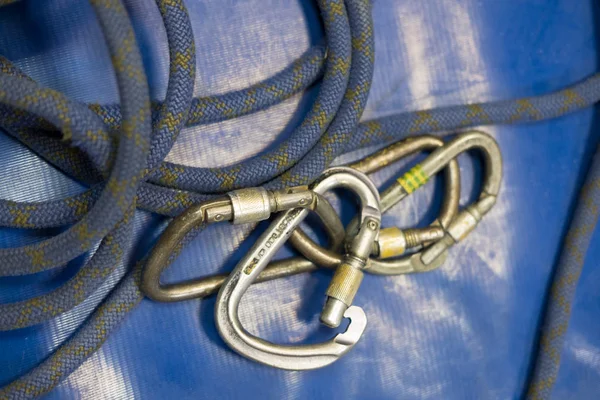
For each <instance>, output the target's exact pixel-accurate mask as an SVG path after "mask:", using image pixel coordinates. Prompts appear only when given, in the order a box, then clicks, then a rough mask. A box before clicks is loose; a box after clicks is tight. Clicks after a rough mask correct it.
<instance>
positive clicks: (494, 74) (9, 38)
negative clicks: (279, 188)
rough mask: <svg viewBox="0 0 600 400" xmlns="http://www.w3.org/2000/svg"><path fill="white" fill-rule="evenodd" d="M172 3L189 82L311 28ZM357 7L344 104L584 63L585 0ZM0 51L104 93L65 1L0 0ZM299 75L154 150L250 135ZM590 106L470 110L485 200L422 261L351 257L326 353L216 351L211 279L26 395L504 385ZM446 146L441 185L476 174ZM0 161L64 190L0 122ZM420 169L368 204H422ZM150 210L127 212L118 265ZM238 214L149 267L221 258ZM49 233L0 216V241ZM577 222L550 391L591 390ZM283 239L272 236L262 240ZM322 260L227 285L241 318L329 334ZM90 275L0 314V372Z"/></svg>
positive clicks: (514, 84)
mask: <svg viewBox="0 0 600 400" xmlns="http://www.w3.org/2000/svg"><path fill="white" fill-rule="evenodd" d="M127 6H128V9H129V11H130V13H131V16H132V18H133V20H134V23H135V28H136V33H137V35H138V40H139V43H140V45H141V47H142V51H143V55H144V62H145V65H146V68H147V72H148V75H149V78H150V84H151V87H152V91H153V92H152V95H153V97H154V98H155V99H160V98H162V97H163V96H164V91H165V87H166V76H167V72H168V71H167V68H168V55H167V50H166V38H165V33H164V29H163V27H162V22H161V20H160V16H159V14H158V10H157V8H156V5H155V4H154V2H153V1H152V0H129V1H127ZM187 6H188V8H189V11H190V15H191V18H192V23H193V27H194V34H195V38H196V44H197V63H198V77H197V81H196V94H197V95H200V94H202V95H206V94H214V93H222V92H225V91H229V90H232V89H238V88H242V87H245V86H247V85H249V84H251V83H255V82H258V81H259V80H262V79H264V78H266V77H268V76H270V75H272V74H274V73H275V72H277V71H279V70H281V69H282V68H283V67H284V66H286V65H288V64H289V63H290V62H291V61H292V60H294V59H295V58H296V57H298V56H299V55H300V54H302V52H303V51H304V50H306V49H307V48H308V47H309V46H310V45H311V44H315V43H318V42H319V40H320V39H321V37H322V29H321V27H320V22H319V17H318V10H317V8H316V5H315V4H314V3H313V2H310V1H302V0H294V1H282V0H279V1H278V0H262V1H257V0H244V1H209V0H194V1H189V2H187ZM373 15H374V21H375V38H376V68H375V77H374V82H373V89H372V90H371V95H370V98H369V104H368V107H367V111H366V113H365V116H364V117H363V119H370V118H374V117H378V116H383V115H388V114H393V113H397V112H401V111H407V110H417V109H423V108H431V107H437V106H444V105H451V104H460V103H465V102H480V101H486V100H496V99H509V98H515V97H521V96H528V95H535V94H541V93H546V92H548V91H551V90H555V89H559V88H562V87H564V86H566V85H568V84H570V83H572V82H575V81H577V80H579V79H581V78H583V77H586V76H588V75H590V74H591V73H593V72H594V71H596V69H597V67H598V65H597V64H598V63H597V56H598V54H597V37H596V29H598V28H596V24H595V23H594V19H596V20H597V19H598V15H597V14H596V13H595V10H593V6H592V0H578V1H573V0H546V1H543V0H521V1H516V0H512V1H509V0H506V1H497V0H463V1H459V2H457V1H451V0H444V1H409V0H396V1H393V0H376V1H374V5H373ZM0 54H2V55H4V56H6V57H7V58H8V59H10V60H12V61H14V62H15V63H16V64H17V65H18V66H19V67H21V68H22V69H23V70H24V71H25V72H26V73H28V74H29V75H30V76H32V77H33V78H34V79H36V80H37V81H39V82H41V83H43V84H45V85H47V86H50V87H52V88H55V89H58V90H60V91H63V92H64V93H66V94H67V95H68V96H70V97H72V98H75V99H78V100H80V101H86V102H101V103H107V102H114V101H116V99H117V93H116V86H115V80H114V75H113V73H112V69H111V66H110V60H109V58H108V56H107V51H106V48H105V46H104V43H103V42H102V39H101V37H100V31H99V27H98V25H97V21H96V19H95V16H94V14H93V12H92V10H91V8H90V7H89V5H87V4H86V2H81V1H76V0H54V1H43V0H39V1H35V0H31V1H23V2H21V3H19V4H16V5H13V6H9V7H6V8H3V9H2V10H1V11H0ZM317 90H318V87H315V88H312V89H311V90H309V91H308V92H307V93H305V94H303V95H302V96H296V97H294V98H292V99H290V100H288V101H286V102H284V103H282V104H280V105H277V106H275V107H272V108H271V109H269V110H266V111H264V112H260V113H258V114H255V115H251V116H247V117H243V118H239V119H236V120H233V121H228V122H223V123H217V124H212V125H207V126H201V127H196V128H192V129H187V130H185V131H184V132H183V134H182V135H181V137H180V139H179V140H178V142H177V144H176V145H175V147H174V149H173V151H172V152H171V154H170V155H169V160H171V161H177V162H180V163H183V164H188V165H195V166H222V165H227V164H230V163H232V162H234V161H238V160H241V159H243V158H246V157H248V156H250V155H253V154H257V153H259V152H261V151H263V150H264V149H266V148H268V147H269V146H272V145H273V143H276V142H277V141H278V140H281V139H282V138H283V137H285V136H286V135H287V134H289V132H290V131H291V129H292V128H293V127H294V126H296V125H297V124H298V121H300V120H301V118H302V117H303V115H304V113H305V112H306V111H307V108H308V106H309V105H310V103H311V101H312V100H313V99H314V96H315V94H316V92H317ZM598 128H599V127H598V124H597V121H596V119H595V114H594V112H593V110H586V111H583V112H578V113H576V114H573V115H570V116H567V117H564V118H560V119H557V120H553V121H548V122H544V123H537V124H531V125H519V126H495V127H491V128H484V130H485V131H487V132H490V133H491V134H493V135H494V136H495V137H496V138H497V140H498V142H499V144H500V146H501V150H502V152H503V156H504V161H505V166H504V181H503V186H502V191H501V195H500V197H499V199H498V203H497V205H496V207H495V208H494V209H493V210H492V211H491V213H490V214H488V216H487V217H486V218H485V219H484V221H483V223H482V224H480V226H479V228H478V229H477V230H476V231H475V232H473V233H472V234H471V235H470V236H469V238H468V239H467V240H465V241H464V242H463V243H461V244H460V245H458V246H456V247H455V248H453V249H452V250H451V252H450V256H449V258H448V260H447V261H446V263H445V265H444V266H443V267H442V268H441V269H439V270H437V271H434V272H430V273H426V274H421V275H411V276H401V277H378V276H367V277H366V278H365V280H364V282H363V285H362V287H361V290H360V292H359V294H358V296H357V299H356V301H355V303H356V304H358V305H361V306H362V307H363V308H364V309H365V312H366V314H367V316H368V319H369V325H368V326H367V331H366V333H365V335H364V336H363V338H362V340H361V342H360V343H359V344H358V345H357V346H356V347H355V349H354V350H352V352H350V353H349V354H348V355H347V356H345V357H344V358H342V359H341V360H340V361H338V362H337V363H335V364H333V365H332V366H330V367H327V368H325V369H323V370H317V371H309V372H286V371H280V370H275V369H272V368H268V367H265V366H262V365H258V364H256V363H253V362H251V361H248V360H246V359H244V358H242V357H240V356H238V355H236V354H235V353H233V352H232V351H230V350H229V348H228V347H227V346H226V345H225V344H224V343H223V342H222V341H221V339H220V338H219V336H218V334H217V332H216V330H215V327H214V323H213V318H214V314H213V307H214V301H215V300H214V298H211V299H208V300H204V301H188V302H183V303H178V304H158V303H154V302H152V301H150V300H144V301H143V302H142V303H141V305H140V306H139V307H137V308H136V309H135V310H134V311H133V312H131V313H130V315H129V317H128V318H127V319H126V321H125V323H124V324H123V325H122V326H121V327H120V329H119V330H118V331H117V332H116V333H115V334H113V335H112V336H111V337H110V338H109V340H108V341H107V343H106V344H105V345H104V346H103V347H102V349H101V350H100V351H99V352H97V353H96V354H94V355H93V356H92V357H91V358H90V359H89V360H88V361H87V362H86V363H85V364H84V365H82V366H81V367H80V368H79V369H78V370H77V371H76V372H75V373H74V374H72V375H71V376H70V377H69V378H68V379H67V380H66V381H65V382H63V383H62V384H61V385H60V386H59V387H58V388H57V389H56V390H54V391H53V392H52V393H50V394H49V395H48V396H47V398H51V399H54V398H56V399H59V398H65V397H76V398H93V399H101V398H119V399H121V398H144V399H152V398H156V399H162V398H177V399H187V398H189V399H198V398H207V399H212V398H239V397H244V398H261V399H271V398H272V399H283V398H317V399H318V398H349V397H356V398H378V399H382V398H389V399H397V398H404V399H430V398H431V399H439V398H444V399H465V398H477V399H508V398H518V397H520V395H521V394H522V392H523V389H524V385H525V381H526V378H527V374H528V371H529V367H530V363H531V360H532V351H533V349H534V348H535V340H536V337H537V330H538V327H539V322H540V319H541V314H540V312H541V310H542V307H543V304H544V296H545V293H546V290H547V287H548V282H549V278H550V276H551V272H552V270H553V267H554V265H555V263H556V259H557V255H558V251H559V246H560V243H561V238H562V236H563V235H564V232H565V229H566V225H567V224H568V217H569V215H570V211H571V207H572V205H573V203H574V199H575V196H576V194H577V188H578V186H579V184H580V181H581V179H582V174H583V173H584V172H585V168H586V167H587V164H588V161H589V155H590V151H591V150H592V148H591V146H590V145H589V143H594V142H595V140H596V138H597V136H598V131H599V129H598ZM364 154H367V152H361V153H360V154H359V153H355V154H351V155H347V156H344V157H343V158H342V159H340V160H338V162H340V163H341V162H345V161H349V160H353V159H356V158H357V157H358V156H361V155H364ZM459 161H460V163H461V171H462V173H463V174H462V175H463V182H464V188H463V196H462V203H463V204H467V203H468V201H469V200H472V199H473V198H475V196H476V194H477V185H475V187H474V185H473V182H477V180H478V178H480V174H479V170H480V168H479V167H478V163H477V159H475V158H473V157H469V156H461V157H460V159H459ZM406 166H407V164H406V163H405V164H403V165H397V166H394V167H391V168H389V169H386V170H385V171H382V172H380V173H377V174H375V175H373V179H374V180H375V182H376V183H377V184H378V185H384V184H385V183H389V182H390V181H391V180H392V179H393V177H395V176H397V174H398V172H399V171H400V170H403V169H405V168H406ZM0 168H1V170H2V173H1V174H0V197H1V198H4V199H11V200H29V201H33V200H42V199H51V198H61V197H64V196H66V195H68V194H73V193H76V192H77V191H80V190H82V187H81V186H80V185H79V184H77V183H75V182H74V181H72V180H70V179H69V178H67V177H65V176H64V175H62V174H61V173H60V172H58V171H57V170H55V169H54V168H52V167H50V166H48V165H47V164H45V163H44V162H43V161H41V160H39V159H38V158H37V157H36V156H34V155H33V154H32V153H31V152H29V151H28V150H27V149H25V148H24V147H22V146H20V145H19V144H17V143H16V142H14V141H13V140H11V139H9V138H8V137H7V136H5V135H0ZM440 189H441V184H440V182H436V183H430V184H428V185H427V186H426V187H425V188H423V189H422V190H421V191H419V192H417V193H415V194H413V195H412V196H411V197H409V198H408V199H406V200H405V201H404V202H403V203H401V204H400V205H398V206H397V207H395V208H394V209H393V210H391V211H390V212H389V213H388V214H386V215H385V218H384V222H385V225H386V226H389V225H392V224H398V225H400V226H412V225H415V224H420V225H424V224H426V223H428V222H430V221H431V220H432V219H433V218H434V215H435V213H436V212H437V210H438V208H439V204H440V196H441V190H440ZM335 203H336V204H337V205H339V202H337V201H336V202H335ZM165 224H166V221H165V220H163V219H160V218H158V217H156V216H153V215H150V214H148V213H145V212H138V214H137V225H136V226H137V229H136V238H137V240H136V245H135V247H134V248H133V249H132V252H131V256H130V262H129V264H128V266H131V264H132V263H133V260H134V259H135V258H139V257H140V255H142V254H144V252H145V251H146V250H147V249H148V247H149V245H150V244H151V243H152V242H153V240H155V239H156V237H157V236H158V235H159V234H160V232H161V229H163V228H164V226H165ZM265 226H266V225H265V224H261V225H260V226H259V230H261V229H264V228H265ZM251 232H252V227H250V226H242V227H233V226H230V225H217V226H214V227H211V228H210V229H209V230H208V231H207V232H205V233H204V234H202V235H201V236H200V237H198V238H197V239H196V240H195V241H193V242H192V244H191V245H190V246H189V247H188V248H187V249H185V250H184V252H183V253H182V255H181V257H180V258H179V260H178V261H177V262H176V264H175V266H174V268H172V269H171V270H170V271H169V272H168V273H167V276H166V278H167V280H177V279H181V278H184V277H185V278H189V277H192V276H197V275H201V274H208V273H214V272H217V271H227V270H230V269H231V268H233V266H234V265H235V264H236V262H237V261H238V260H239V259H240V258H241V256H242V255H243V254H244V251H246V250H247V249H248V248H249V246H250V243H251V241H252V238H256V237H257V233H256V232H255V233H251ZM55 233H56V232H52V231H43V232H39V231H35V232H30V231H18V230H12V229H11V230H9V229H0V246H1V247H11V246H18V245H22V244H25V243H31V242H33V241H37V240H40V239H41V238H43V237H46V236H47V235H52V234H55ZM248 237H249V238H250V239H249V240H248V241H245V239H246V238H248ZM598 244H600V237H598V235H596V237H595V238H594V240H593V243H592V247H591V251H590V253H589V254H588V256H587V259H586V266H585V268H584V271H583V275H582V279H581V283H580V285H579V288H578V292H577V297H576V300H575V304H574V312H573V316H572V319H571V325H570V328H569V332H568V336H567V341H566V347H565V349H564V353H563V362H562V367H561V370H560V376H559V379H558V382H557V386H556V389H555V392H554V395H555V397H556V398H560V399H562V398H567V397H569V398H594V397H597V393H599V392H600V335H598V332H599V331H600V318H599V317H600V302H598V293H599V292H600V268H598V264H599V263H600V246H598ZM290 253H291V252H290V251H289V249H286V250H285V252H282V254H281V256H282V257H283V256H285V255H289V254H290ZM79 261H81V260H79ZM0 262H1V261H0ZM77 267H78V263H77V262H74V263H72V265H69V266H68V267H67V268H66V269H65V270H63V271H59V272H54V273H45V274H40V276H36V277H33V278H32V277H27V278H2V279H0V301H1V302H7V301H14V300H15V299H18V298H23V297H24V296H31V295H33V294H35V293H40V292H42V291H46V290H48V289H49V288H52V287H56V286H57V285H59V284H60V283H61V282H64V281H65V280H66V279H68V277H70V276H72V275H73V273H74V272H75V271H76V269H77ZM125 267H127V266H122V267H121V268H120V270H119V271H118V273H119V274H122V273H123V271H124V268H125ZM329 276H330V274H329V273H328V272H318V273H315V274H312V275H303V276H297V277H292V278H288V279H283V280H278V281H276V282H269V283H264V284H259V285H256V286H255V287H253V288H251V289H250V290H249V292H248V294H247V295H246V297H245V300H244V304H243V306H242V322H243V323H244V325H245V326H246V327H247V328H248V329H249V330H250V331H251V332H253V333H255V334H258V335H260V336H261V337H264V338H266V339H268V340H271V341H276V342H278V343H301V342H316V341H319V340H323V339H324V338H326V337H328V336H329V335H331V332H330V331H329V330H327V329H325V328H321V327H319V323H318V313H319V311H320V308H321V305H322V301H323V293H324V291H325V288H326V287H327V284H328V282H329ZM118 278H119V275H118V274H116V275H114V276H112V277H111V279H112V280H115V279H118ZM101 292H102V291H100V292H99V293H97V294H96V295H95V296H94V297H93V298H90V299H88V300H87V301H86V302H85V303H84V304H82V305H81V306H80V307H78V308H77V309H76V310H74V311H73V312H70V313H67V314H65V315H63V316H61V317H60V318H58V319H56V320H54V321H52V322H50V323H47V324H44V325H41V326H37V327H34V328H28V329H23V330H19V331H13V332H2V333H0V385H3V384H6V383H7V382H9V381H11V380H12V379H14V378H15V377H16V376H18V375H20V374H22V373H23V372H25V371H27V370H28V369H29V368H31V367H32V366H34V365H35V364H36V363H37V362H39V361H40V360H41V359H43V358H44V357H45V356H47V355H48V354H49V353H50V352H51V351H52V350H53V349H55V348H56V347H57V346H58V345H59V344H60V343H61V341H62V340H64V339H65V338H66V337H67V336H68V335H69V334H70V333H71V332H72V331H73V329H74V328H75V327H76V326H77V325H78V324H79V323H80V321H81V320H82V319H83V318H85V316H86V315H87V314H88V313H89V312H90V311H91V310H92V309H93V307H94V306H95V304H97V302H98V301H99V299H100V298H101V297H102V295H103V293H101Z"/></svg>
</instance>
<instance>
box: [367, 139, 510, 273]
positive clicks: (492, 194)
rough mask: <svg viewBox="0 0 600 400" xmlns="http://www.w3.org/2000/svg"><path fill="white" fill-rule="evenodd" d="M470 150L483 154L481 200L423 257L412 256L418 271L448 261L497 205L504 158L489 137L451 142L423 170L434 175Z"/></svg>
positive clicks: (457, 218) (434, 154)
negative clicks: (453, 249) (439, 166)
mask: <svg viewBox="0 0 600 400" xmlns="http://www.w3.org/2000/svg"><path fill="white" fill-rule="evenodd" d="M470 149H478V150H480V151H481V152H482V154H483V160H484V168H485V176H484V182H483V187H482V190H481V194H480V196H479V200H477V201H476V202H475V203H474V204H471V205H469V206H468V207H466V208H465V209H464V210H462V211H461V212H460V213H459V214H458V216H457V217H456V218H455V219H454V220H453V221H452V223H450V226H448V227H447V228H446V234H445V235H444V237H443V238H442V239H441V240H439V241H438V242H436V243H434V244H433V245H431V246H430V247H428V248H427V249H425V251H423V252H422V254H420V255H418V256H415V255H413V256H412V257H411V262H412V264H413V266H414V267H415V268H417V269H418V270H427V269H429V268H430V266H431V265H435V264H437V263H439V260H440V259H443V258H445V256H446V253H447V250H448V249H449V248H450V247H452V246H453V245H454V244H456V243H458V242H460V241H462V240H463V239H464V238H465V237H467V236H468V235H469V233H471V232H472V231H473V229H475V227H476V226H477V224H479V222H480V221H481V219H482V218H483V216H484V215H485V214H487V213H488V212H489V211H490V209H491V208H492V207H493V206H494V204H496V197H497V196H498V192H499V191H500V184H501V181H502V155H501V154H500V149H499V148H498V143H496V141H495V140H494V138H492V137H491V136H489V135H486V134H483V133H480V132H472V133H468V134H464V135H461V136H459V137H457V138H455V139H454V140H451V141H450V142H449V143H448V144H447V145H446V146H444V147H443V148H442V149H439V150H437V151H436V152H434V153H433V154H432V155H431V156H432V159H431V160H430V162H429V163H428V164H427V165H423V169H424V170H426V171H428V172H429V173H431V174H433V173H435V169H436V167H435V164H437V163H441V164H443V163H445V162H447V161H448V159H449V157H452V158H454V157H456V155H458V154H460V153H463V152H465V151H468V150H470ZM453 154H454V155H453ZM424 164H425V163H424ZM371 268H373V265H371ZM376 268H377V267H376ZM380 271H381V270H380ZM372 272H374V273H380V272H378V271H372Z"/></svg>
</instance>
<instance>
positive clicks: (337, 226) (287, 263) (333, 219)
mask: <svg viewBox="0 0 600 400" xmlns="http://www.w3.org/2000/svg"><path fill="white" fill-rule="evenodd" d="M296 207H303V208H309V209H311V210H313V211H314V212H315V213H316V214H317V215H318V216H319V217H320V218H321V220H323V222H324V227H325V231H326V232H327V236H328V237H329V242H330V248H331V249H332V251H333V250H339V249H340V248H341V245H342V243H343V240H344V237H345V231H344V226H343V225H342V223H341V222H340V219H339V218H338V216H337V214H336V212H335V211H334V210H333V208H332V207H331V204H330V203H329V202H328V201H327V200H325V199H324V198H322V197H321V196H320V195H319V194H317V193H314V192H312V191H310V190H307V189H306V188H290V189H285V190H280V191H273V192H271V191H267V190H265V189H263V188H248V189H240V190H236V191H233V192H231V193H229V194H228V197H224V198H220V199H215V200H210V201H206V202H203V203H200V204H198V205H194V206H192V207H190V208H188V209H187V210H186V211H185V212H183V213H182V214H181V215H180V216H178V217H177V218H175V219H173V221H171V223H170V224H169V225H168V226H167V228H166V229H165V231H164V232H163V234H162V235H161V237H160V238H159V239H158V242H157V243H156V245H155V246H154V248H153V249H152V251H151V253H150V256H149V257H148V260H147V261H146V265H145V266H144V270H143V272H142V283H141V289H142V292H143V293H144V294H145V295H146V296H148V297H149V298H151V299H152V300H156V301H163V302H174V301H182V300H188V299H193V298H203V297H206V296H209V295H211V294H213V293H216V292H217V291H218V290H219V288H220V287H221V285H222V284H223V282H224V281H225V279H226V278H227V275H224V274H219V275H212V276H207V277H203V278H200V279H196V280H192V281H187V282H181V283H175V284H162V283H161V282H160V276H161V275H162V273H163V272H164V270H165V269H166V268H167V267H169V265H171V263H172V262H173V260H174V258H175V257H176V255H177V253H178V251H179V250H180V249H181V248H182V247H183V244H184V242H185V238H186V237H187V236H188V234H190V233H191V232H192V231H193V230H194V229H201V228H203V227H204V226H206V225H208V224H211V223H214V222H221V221H232V222H233V223H234V224H236V223H237V224H240V223H245V222H255V221H256V222H258V221H260V220H263V219H266V218H268V216H269V215H270V213H271V212H275V211H281V210H287V209H290V208H296ZM315 269H317V266H316V265H315V264H313V263H312V262H310V261H309V260H306V259H305V258H302V257H293V258H289V259H285V260H279V261H275V262H272V263H271V264H269V266H268V267H267V268H266V269H265V270H264V271H263V272H262V273H261V274H260V276H259V277H258V278H257V280H256V282H264V281H268V280H272V279H277V278H280V277H284V276H290V275H295V274H299V273H303V272H310V271H313V270H315Z"/></svg>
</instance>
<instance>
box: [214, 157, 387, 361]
mask: <svg viewBox="0 0 600 400" xmlns="http://www.w3.org/2000/svg"><path fill="white" fill-rule="evenodd" d="M336 187H345V188H348V189H351V190H353V191H354V192H355V193H356V194H358V196H359V197H360V200H361V204H362V208H361V229H360V231H359V234H358V235H357V239H356V240H355V242H354V243H353V246H352V249H351V250H350V251H349V252H348V254H346V255H345V256H344V258H343V263H342V264H340V266H339V268H338V269H337V271H336V274H335V276H334V278H333V279H332V283H331V285H330V287H329V289H328V291H327V295H328V297H327V301H326V304H325V307H324V309H323V312H322V314H321V320H322V321H325V322H326V323H327V324H328V325H330V326H338V325H339V322H340V321H341V319H342V318H343V317H345V318H349V319H350V324H349V325H348V329H347V330H346V332H345V333H343V334H338V335H337V336H335V337H334V338H333V339H331V340H329V341H327V342H324V343H319V344H311V345H294V346H282V345H277V344H274V343H270V342H267V341H265V340H263V339H260V338H258V337H256V336H254V335H252V334H251V333H249V332H248V331H246V330H245V329H244V327H243V326H242V325H241V323H240V320H239V317H238V307H239V303H240V301H241V299H242V297H243V295H244V293H245V292H246V290H247V289H248V287H249V286H250V285H251V284H252V283H253V282H254V281H255V280H256V278H257V277H258V275H259V274H260V272H261V271H262V270H263V268H265V266H266V265H267V264H268V262H269V260H270V259H271V258H272V257H273V256H274V255H275V253H276V252H277V250H278V249H279V248H281V246H283V244H284V243H285V241H286V240H287V239H288V238H289V236H290V235H291V233H292V232H293V231H294V229H296V227H297V226H298V225H299V224H300V223H301V222H302V220H303V219H304V218H305V217H306V216H307V215H308V210H306V209H293V210H289V211H286V212H284V213H282V214H281V215H279V216H278V217H277V218H276V219H275V220H274V221H273V223H272V224H271V226H270V227H269V229H268V230H267V231H266V232H264V233H263V234H262V235H261V236H260V238H259V239H258V240H257V242H256V243H255V244H254V246H253V247H252V249H250V251H249V252H248V254H247V255H246V256H245V257H244V258H243V259H242V260H241V261H240V263H239V264H238V265H237V266H236V268H235V269H234V270H233V272H232V273H231V274H230V275H229V278H228V279H227V281H226V282H225V284H224V285H223V286H222V287H221V290H220V291H219V295H218V297H217V302H216V304H215V322H216V325H217V329H218V331H219V334H220V335H221V337H222V338H223V340H224V341H225V342H226V343H227V344H228V345H229V346H230V347H231V348H232V349H233V350H235V351H236V352H237V353H239V354H241V355H243V356H245V357H247V358H250V359H252V360H255V361H258V362H261V363H263V364H267V365H270V366H273V367H277V368H282V369H289V370H306V369H315V368H320V367H324V366H326V365H329V364H331V363H332V362H334V361H335V360H337V359H338V358H339V357H341V356H342V355H343V354H345V353H346V352H348V351H349V350H350V349H351V348H352V347H353V346H354V345H355V344H356V343H357V342H358V340H359V339H360V337H361V335H362V333H363V332H364V329H365V327H366V324H367V320H366V315H365V314H364V312H363V310H362V308H360V307H357V306H352V305H351V303H352V300H353V298H354V295H355V294H356V291H357V289H358V286H359V285H360V282H361V280H362V269H363V268H364V267H365V265H366V261H367V258H368V256H369V254H370V251H371V248H372V245H373V241H374V240H375V239H376V238H377V234H378V232H379V226H380V224H381V212H380V210H379V207H380V200H379V193H378V192H377V189H376V188H375V186H374V185H373V183H372V182H371V181H370V180H369V179H368V178H367V177H366V176H365V175H364V174H362V173H360V172H358V171H356V170H353V169H350V168H345V167H338V168H332V169H330V170H327V171H326V172H325V173H324V175H323V176H322V177H321V178H320V179H319V180H318V181H317V182H316V183H315V184H313V186H312V187H311V189H312V190H313V191H314V192H315V193H318V194H323V193H325V192H326V191H328V190H330V189H333V188H336Z"/></svg>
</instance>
